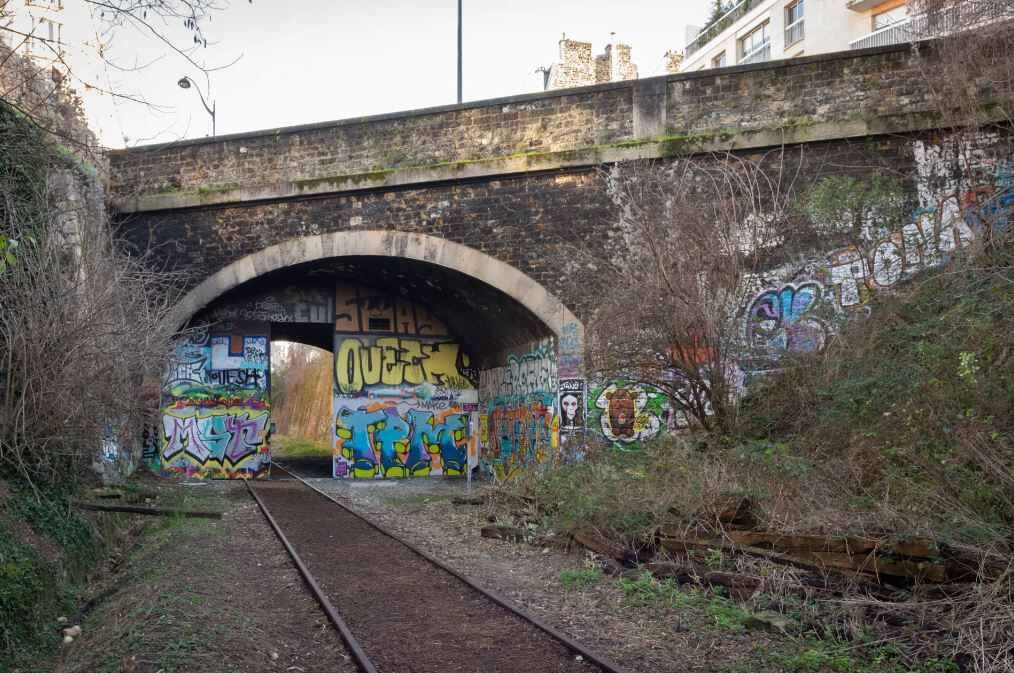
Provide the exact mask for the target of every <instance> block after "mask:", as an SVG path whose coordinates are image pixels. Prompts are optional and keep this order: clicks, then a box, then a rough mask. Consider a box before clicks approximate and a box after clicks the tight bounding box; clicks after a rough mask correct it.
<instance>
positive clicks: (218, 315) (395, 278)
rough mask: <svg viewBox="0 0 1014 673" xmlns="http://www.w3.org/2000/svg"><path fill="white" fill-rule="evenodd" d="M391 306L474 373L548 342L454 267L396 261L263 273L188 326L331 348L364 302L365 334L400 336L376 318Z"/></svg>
mask: <svg viewBox="0 0 1014 673" xmlns="http://www.w3.org/2000/svg"><path fill="white" fill-rule="evenodd" d="M338 286H346V287H355V288H358V289H359V290H360V292H359V294H358V297H351V296H339V295H337V294H336V288H337V287H338ZM392 300H393V301H397V300H402V301H403V302H406V303H408V304H411V305H413V306H414V307H416V309H417V311H418V310H419V309H424V310H426V311H428V312H429V313H430V314H431V315H432V316H433V317H435V318H437V320H438V321H439V322H440V323H442V324H443V325H445V326H446V330H447V332H448V334H449V335H450V336H452V337H453V338H454V339H456V340H457V341H458V342H459V343H460V344H461V346H462V348H463V349H464V350H465V351H466V352H468V353H469V354H470V355H471V357H472V358H473V360H474V362H475V364H476V365H477V366H478V367H480V368H486V367H490V366H495V364H496V362H497V361H498V358H499V354H501V353H504V352H507V351H510V350H511V349H514V348H517V347H519V346H522V345H524V344H528V343H532V342H534V341H538V340H540V339H544V338H547V337H550V336H552V332H551V331H550V330H549V328H548V327H546V325H545V324H543V323H542V321H540V320H539V319H538V318H537V317H536V316H535V315H534V314H533V313H532V312H531V311H529V310H528V309H527V308H525V307H524V306H523V305H522V304H520V303H519V302H518V301H516V300H515V299H513V298H511V297H509V296H508V295H507V294H505V293H504V292H502V291H501V290H499V289H497V288H495V287H492V286H490V285H488V284H486V283H484V282H482V281H480V280H478V279H476V278H472V277H471V276H468V275H466V274H463V273H461V272H459V271H455V270H453V269H448V268H446V267H442V266H437V265H435V264H429V263H427V262H421V261H417V260H411V259H404V258H396V257H342V258H336V259H330V260H321V261H315V262H309V263H305V264H299V265H296V266H291V267H287V268H285V269H280V270H278V271H274V272H271V273H267V274H264V275H262V276H259V277H258V278H256V279H254V280H252V281H249V282H247V283H244V284H242V285H240V286H238V287H236V288H233V289H232V290H230V291H228V292H226V293H225V294H223V295H222V296H220V297H219V298H218V299H216V300H215V301H214V302H213V303H212V304H211V305H209V306H208V307H206V308H205V309H204V310H203V311H202V312H201V313H199V314H198V315H197V316H195V317H194V319H193V320H192V321H191V322H192V323H193V324H195V325H196V324H207V325H214V324H218V323H221V322H223V321H229V320H253V321H264V322H268V323H270V326H271V338H272V340H278V341H292V342H296V343H304V344H307V345H310V346H316V347H317V348H324V349H326V350H332V349H333V348H334V332H335V331H336V330H335V329H332V328H333V327H336V325H335V320H337V319H338V318H340V317H341V316H342V315H345V314H348V313H349V312H350V311H354V310H356V309H358V308H363V307H365V306H366V305H367V304H370V305H372V306H373V307H374V308H379V309H380V310H379V311H373V312H372V313H378V315H375V316H374V320H375V321H376V322H375V323H374V324H375V326H376V329H375V330H370V329H369V323H368V322H364V324H363V325H362V326H363V327H364V328H365V329H364V330H363V331H376V332H385V331H387V332H390V333H404V330H403V328H404V326H403V325H397V324H396V323H397V318H396V317H395V316H392V318H391V325H390V329H388V330H385V329H383V328H384V325H383V322H382V321H383V320H384V317H383V316H380V315H379V313H384V312H386V311H387V310H389V309H390V308H391V302H392ZM357 304H361V305H362V306H357ZM416 317H417V318H419V316H416ZM337 328H338V329H339V330H340V325H337ZM409 331H411V330H409Z"/></svg>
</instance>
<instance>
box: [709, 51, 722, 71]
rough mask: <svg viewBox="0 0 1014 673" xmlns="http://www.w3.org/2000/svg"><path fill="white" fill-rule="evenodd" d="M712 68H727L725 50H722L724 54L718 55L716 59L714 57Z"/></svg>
mask: <svg viewBox="0 0 1014 673" xmlns="http://www.w3.org/2000/svg"><path fill="white" fill-rule="evenodd" d="M711 67H712V68H724V67H725V50H724V49H723V50H722V53H720V54H718V56H715V57H713V58H712V59H711Z"/></svg>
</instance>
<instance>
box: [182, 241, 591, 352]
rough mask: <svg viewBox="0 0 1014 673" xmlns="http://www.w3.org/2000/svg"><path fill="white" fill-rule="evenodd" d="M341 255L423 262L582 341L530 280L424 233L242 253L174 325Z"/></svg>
mask: <svg viewBox="0 0 1014 673" xmlns="http://www.w3.org/2000/svg"><path fill="white" fill-rule="evenodd" d="M341 257H388V258H391V257H393V258H401V259H408V260H413V261H419V262H427V263H429V264H434V265H437V266H440V267H443V268H446V269H450V270H452V271H457V272H459V273H461V274H464V275H466V276H469V277H471V278H474V279H476V280H479V281H481V282H483V283H485V284H487V285H489V286H491V287H493V288H495V289H497V290H500V291H501V292H503V293H504V294H505V295H507V296H508V297H510V298H511V299H513V300H514V301H516V302H518V303H519V304H520V305H521V306H523V307H524V308H526V309H528V310H529V311H530V312H531V313H532V314H533V315H534V316H535V317H537V318H538V319H539V320H541V321H542V322H543V323H544V324H545V325H546V327H548V328H549V329H550V330H551V331H552V332H553V334H554V335H555V336H556V337H557V339H566V340H567V341H569V342H571V343H573V342H575V341H576V342H577V343H583V340H584V339H583V337H584V326H583V324H582V322H581V321H580V320H579V319H578V318H577V316H575V315H574V313H573V312H572V311H571V310H570V309H569V308H567V306H566V305H565V304H564V303H563V302H562V301H560V299H558V298H557V297H556V296H554V295H553V294H552V293H551V292H549V291H548V290H547V289H546V288H545V287H543V286H542V285H541V284H540V283H538V282H537V281H536V280H534V279H533V278H531V277H530V276H528V275H527V274H525V273H523V272H521V271H519V270H518V269H516V268H514V267H513V266H511V265H510V264H507V263H505V262H502V261H500V260H498V259H496V258H495V257H491V256H490V255H487V254H485V253H484V252H481V251H479V250H476V249H475V248H471V247H468V246H466V245H462V244H460V243H455V242H454V241H450V240H447V239H444V238H439V237H436V236H430V235H428V234H419V233H407V232H400V231H383V230H367V231H337V232H331V233H326V234H318V235H315V236H305V237H301V238H293V239H289V240H287V241H284V242H282V243H278V244H275V245H272V246H270V247H267V248H264V249H263V250H260V251H258V252H254V253H251V254H249V255H246V256H245V257H242V258H240V259H238V260H236V261H235V262H232V263H231V264H229V265H228V266H226V267H224V268H222V269H220V270H219V271H217V272H215V273H214V274H212V275H210V276H208V277H207V278H206V279H204V281H202V282H201V283H200V284H199V285H197V286H196V287H194V288H193V289H191V290H190V291H189V292H187V294H186V295H184V297H183V298H182V299H181V300H180V302H179V303H178V304H177V313H176V321H177V324H179V325H182V324H185V323H186V322H187V321H188V320H190V319H191V318H192V317H193V316H195V315H196V314H197V313H198V312H199V311H201V309H203V308H205V307H206V306H208V305H209V304H211V302H213V301H214V300H215V299H217V298H218V297H220V296H222V295H223V294H225V293H226V292H228V291H229V290H232V289H234V288H237V287H239V286H240V285H242V284H243V283H246V282H248V281H251V280H254V279H256V278H258V277H260V276H263V275H265V274H268V273H270V272H272V271H278V270H281V269H285V268H287V267H291V266H295V265H299V264H305V263H308V262H316V261H322V260H327V259H333V258H341Z"/></svg>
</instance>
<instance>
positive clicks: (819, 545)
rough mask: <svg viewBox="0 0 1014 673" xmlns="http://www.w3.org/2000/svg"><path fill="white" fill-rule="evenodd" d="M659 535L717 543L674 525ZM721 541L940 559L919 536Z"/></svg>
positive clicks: (733, 533)
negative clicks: (897, 538)
mask: <svg viewBox="0 0 1014 673" xmlns="http://www.w3.org/2000/svg"><path fill="white" fill-rule="evenodd" d="M659 533H660V535H662V536H663V537H670V538H677V539H684V540H687V541H688V542H692V543H698V544H704V545H705V546H707V545H710V544H713V543H714V542H715V540H716V538H714V537H704V536H696V535H688V534H687V533H686V532H685V531H684V530H681V529H679V528H676V527H673V526H663V527H662V529H661V530H660V532H659ZM721 539H723V540H727V541H729V542H732V543H734V544H737V545H742V546H745V547H760V548H762V549H773V550H775V551H781V552H787V553H794V552H796V551H807V552H833V553H837V554H869V553H873V552H876V553H877V554H882V555H893V556H901V557H911V558H928V559H932V558H937V557H939V556H940V550H939V548H938V547H937V545H936V543H935V542H934V541H933V540H931V539H929V538H919V537H913V538H908V539H905V540H898V541H892V540H888V539H886V538H870V537H858V536H846V537H827V536H823V535H791V534H786V533H778V532H775V531H755V530H726V531H724V532H723V533H722V538H721Z"/></svg>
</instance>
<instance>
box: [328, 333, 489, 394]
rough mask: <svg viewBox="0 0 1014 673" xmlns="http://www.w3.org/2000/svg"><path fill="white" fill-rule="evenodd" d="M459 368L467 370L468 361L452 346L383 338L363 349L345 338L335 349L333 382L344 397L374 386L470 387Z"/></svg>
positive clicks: (458, 347) (441, 343)
mask: <svg viewBox="0 0 1014 673" xmlns="http://www.w3.org/2000/svg"><path fill="white" fill-rule="evenodd" d="M459 365H460V366H461V367H463V368H467V367H468V365H469V359H468V356H467V355H466V354H464V353H462V352H461V347H460V346H459V345H458V344H455V343H450V342H446V341H445V342H440V343H425V342H423V341H420V340H418V339H401V338H398V337H383V338H379V339H377V340H376V341H375V342H374V343H373V345H370V346H367V345H366V344H364V343H363V342H362V341H361V340H360V339H359V338H357V337H347V338H345V339H343V340H342V342H341V343H340V344H339V345H338V347H337V350H336V354H335V359H334V380H335V385H336V387H337V388H338V390H339V392H341V393H342V394H345V395H349V394H354V393H358V392H360V391H362V390H363V388H364V387H366V386H375V385H378V384H383V385H385V386H399V385H405V384H408V385H419V384H422V383H430V384H433V385H437V386H444V387H447V388H458V389H471V388H473V387H474V386H473V384H472V382H471V381H470V380H469V379H468V378H467V377H466V376H465V374H464V373H463V372H462V371H461V370H460V369H459Z"/></svg>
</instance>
